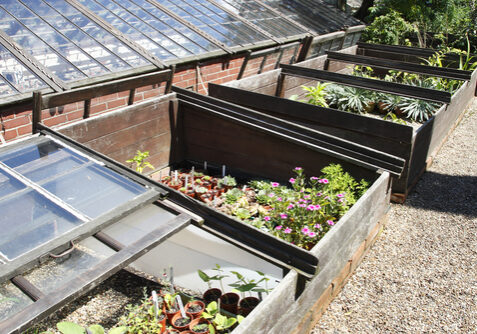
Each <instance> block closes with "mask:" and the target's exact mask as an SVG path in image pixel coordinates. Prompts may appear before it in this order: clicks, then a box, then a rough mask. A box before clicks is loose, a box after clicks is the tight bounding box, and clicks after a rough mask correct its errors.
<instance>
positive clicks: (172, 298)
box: [162, 292, 178, 310]
mask: <svg viewBox="0 0 477 334" xmlns="http://www.w3.org/2000/svg"><path fill="white" fill-rule="evenodd" d="M177 295H178V294H177V292H176V293H166V294H164V296H163V297H162V298H163V299H164V304H165V306H166V310H172V309H175V306H174V305H175V303H176V298H177Z"/></svg>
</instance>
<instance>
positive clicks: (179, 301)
mask: <svg viewBox="0 0 477 334" xmlns="http://www.w3.org/2000/svg"><path fill="white" fill-rule="evenodd" d="M176 299H177V305H179V310H180V311H181V316H182V317H183V318H185V317H186V316H187V315H186V313H185V309H184V304H182V299H181V297H180V296H176Z"/></svg>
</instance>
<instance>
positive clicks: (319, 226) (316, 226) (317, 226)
mask: <svg viewBox="0 0 477 334" xmlns="http://www.w3.org/2000/svg"><path fill="white" fill-rule="evenodd" d="M313 227H314V228H317V229H319V230H321V225H320V224H315V226H313Z"/></svg>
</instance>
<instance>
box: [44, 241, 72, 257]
mask: <svg viewBox="0 0 477 334" xmlns="http://www.w3.org/2000/svg"><path fill="white" fill-rule="evenodd" d="M70 244H71V247H70V248H68V249H67V250H65V251H64V252H63V253H60V254H57V255H55V254H52V253H50V254H49V255H50V256H51V257H52V258H54V259H59V258H60V257H63V256H65V255H68V254H70V253H71V252H73V251H74V250H75V249H76V245H75V244H74V242H73V240H71V241H70Z"/></svg>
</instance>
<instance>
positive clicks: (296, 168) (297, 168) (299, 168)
mask: <svg viewBox="0 0 477 334" xmlns="http://www.w3.org/2000/svg"><path fill="white" fill-rule="evenodd" d="M302 169H303V168H301V167H295V170H302Z"/></svg>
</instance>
